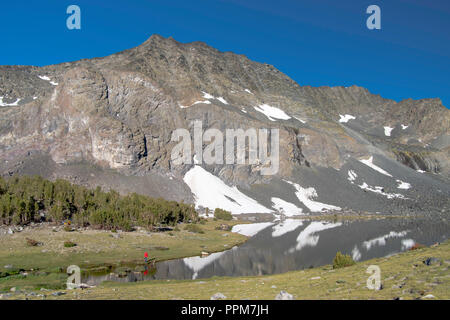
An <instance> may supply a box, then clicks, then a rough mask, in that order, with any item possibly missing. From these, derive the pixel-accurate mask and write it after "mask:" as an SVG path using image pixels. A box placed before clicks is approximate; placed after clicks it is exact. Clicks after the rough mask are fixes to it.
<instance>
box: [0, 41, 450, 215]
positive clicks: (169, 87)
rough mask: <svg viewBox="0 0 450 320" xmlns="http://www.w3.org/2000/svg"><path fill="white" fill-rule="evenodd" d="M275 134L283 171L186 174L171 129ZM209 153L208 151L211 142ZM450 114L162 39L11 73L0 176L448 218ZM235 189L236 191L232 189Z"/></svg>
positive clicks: (246, 208) (216, 169) (2, 100)
mask: <svg viewBox="0 0 450 320" xmlns="http://www.w3.org/2000/svg"><path fill="white" fill-rule="evenodd" d="M194 120H200V121H201V123H202V128H203V130H206V129H210V128H215V129H219V130H220V131H221V132H225V130H226V129H239V128H241V129H243V130H247V129H249V128H255V129H262V128H268V129H270V128H278V129H279V130H280V131H279V139H280V148H279V159H280V164H279V170H278V172H277V174H275V175H262V174H261V169H262V168H263V167H264V165H265V164H264V163H256V164H252V165H248V164H240V165H230V164H229V165H227V164H223V165H206V164H201V165H195V164H185V165H175V164H174V162H173V161H172V160H171V152H172V149H173V148H174V146H175V145H176V144H177V142H174V141H171V137H172V134H173V132H174V130H176V129H179V128H185V129H188V130H189V131H190V132H191V135H193V130H194V128H193V121H194ZM203 144H204V145H203V147H205V146H206V145H208V143H207V142H204V143H203ZM449 159H450V110H448V109H447V108H445V107H444V106H443V105H442V102H441V101H440V100H439V99H422V100H411V99H407V100H404V101H401V102H395V101H392V100H388V99H384V98H382V97H380V96H378V95H374V94H371V93H370V92H369V91H368V90H367V89H364V88H361V87H357V86H352V87H331V88H330V87H319V88H314V87H310V86H300V85H298V84H297V83H296V82H294V81H293V80H292V79H290V78H289V77H288V76H286V75H284V74H283V73H281V72H280V71H279V70H277V69H276V68H275V67H273V66H271V65H269V64H264V63H257V62H253V61H251V60H249V59H248V58H246V57H245V56H243V55H237V54H234V53H231V52H219V51H217V50H216V49H214V48H212V47H209V46H208V45H206V44H205V43H202V42H193V43H187V44H183V43H179V42H177V41H175V40H174V39H172V38H168V39H166V38H163V37H161V36H158V35H153V36H152V37H150V38H149V39H148V40H147V41H146V42H144V43H143V44H142V45H140V46H138V47H136V48H132V49H129V50H125V51H123V52H119V53H117V54H113V55H111V56H107V57H104V58H96V59H88V60H81V61H76V62H68V63H63V64H59V65H51V66H46V67H32V66H0V174H2V175H13V174H40V175H43V176H45V177H48V178H57V177H61V178H66V179H68V180H71V181H72V182H75V183H80V184H85V185H91V186H95V185H100V186H102V187H105V188H110V187H112V188H115V189H118V190H119V191H121V192H123V193H127V192H139V193H143V194H148V195H152V196H161V197H165V198H168V199H176V200H184V201H187V202H195V203H196V204H197V206H199V207H200V206H203V207H205V206H207V207H209V208H214V207H223V208H225V209H228V210H231V211H233V213H259V212H261V213H263V212H265V213H276V214H279V213H283V214H285V215H295V214H305V213H309V212H322V211H349V210H353V211H370V212H383V213H389V212H390V213H398V214H409V213H418V214H421V213H427V214H428V213H430V212H436V213H440V214H442V213H447V212H448V211H449V209H450V203H449V200H448V199H449V198H450V197H449V196H450V184H449V179H450V160H449ZM234 186H237V188H234Z"/></svg>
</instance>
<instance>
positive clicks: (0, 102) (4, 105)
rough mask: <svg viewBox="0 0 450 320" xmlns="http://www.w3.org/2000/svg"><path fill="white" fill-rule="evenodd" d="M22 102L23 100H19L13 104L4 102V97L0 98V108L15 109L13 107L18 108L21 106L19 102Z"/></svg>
mask: <svg viewBox="0 0 450 320" xmlns="http://www.w3.org/2000/svg"><path fill="white" fill-rule="evenodd" d="M20 100H22V99H20V98H19V99H17V100H16V101H15V102H13V103H6V102H3V97H0V107H13V106H17V105H18V104H19V102H20Z"/></svg>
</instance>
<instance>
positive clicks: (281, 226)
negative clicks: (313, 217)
mask: <svg viewBox="0 0 450 320" xmlns="http://www.w3.org/2000/svg"><path fill="white" fill-rule="evenodd" d="M302 225H303V221H301V220H298V219H286V220H284V221H282V222H280V223H278V224H276V225H274V226H273V227H272V238H276V237H281V236H282V235H284V234H286V233H288V232H292V231H294V230H295V229H297V228H298V227H301V226H302Z"/></svg>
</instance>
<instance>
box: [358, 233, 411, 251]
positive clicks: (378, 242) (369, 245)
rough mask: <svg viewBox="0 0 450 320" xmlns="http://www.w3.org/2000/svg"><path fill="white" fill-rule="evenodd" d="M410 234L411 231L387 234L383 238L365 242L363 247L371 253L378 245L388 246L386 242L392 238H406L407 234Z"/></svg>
mask: <svg viewBox="0 0 450 320" xmlns="http://www.w3.org/2000/svg"><path fill="white" fill-rule="evenodd" d="M408 232H409V230H405V231H401V232H396V231H391V232H389V233H388V234H385V235H383V236H381V237H378V238H374V239H371V240H367V241H364V242H363V244H362V245H363V247H365V248H366V250H367V251H369V250H370V249H371V248H372V247H373V246H375V245H378V246H384V245H386V240H387V239H390V238H401V237H404V236H406V234H407V233H408Z"/></svg>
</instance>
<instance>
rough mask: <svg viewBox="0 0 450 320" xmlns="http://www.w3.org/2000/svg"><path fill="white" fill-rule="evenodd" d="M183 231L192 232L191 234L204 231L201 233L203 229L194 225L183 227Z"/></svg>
mask: <svg viewBox="0 0 450 320" xmlns="http://www.w3.org/2000/svg"><path fill="white" fill-rule="evenodd" d="M184 230H186V231H189V232H193V233H205V231H203V229H202V228H200V226H198V225H196V224H188V225H186V227H184Z"/></svg>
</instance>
